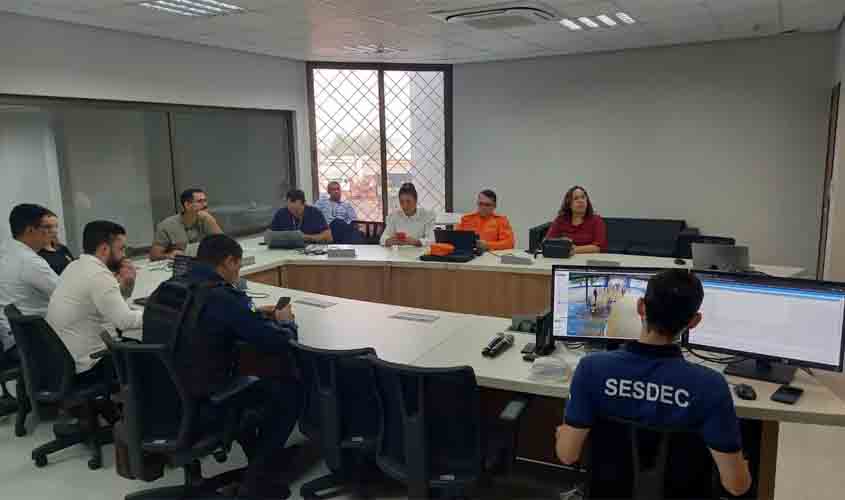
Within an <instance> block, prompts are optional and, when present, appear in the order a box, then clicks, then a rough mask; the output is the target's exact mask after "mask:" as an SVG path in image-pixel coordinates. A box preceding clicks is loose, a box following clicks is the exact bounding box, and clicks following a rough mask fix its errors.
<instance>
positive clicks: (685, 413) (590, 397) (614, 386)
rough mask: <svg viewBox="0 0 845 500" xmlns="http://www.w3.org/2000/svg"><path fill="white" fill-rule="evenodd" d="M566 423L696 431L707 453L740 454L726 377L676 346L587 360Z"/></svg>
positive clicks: (575, 381) (635, 348)
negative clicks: (628, 423)
mask: <svg viewBox="0 0 845 500" xmlns="http://www.w3.org/2000/svg"><path fill="white" fill-rule="evenodd" d="M570 392H571V395H570V399H569V402H568V403H567V405H566V419H565V421H566V423H567V425H569V426H571V427H576V428H581V429H587V428H590V427H592V425H593V423H594V422H595V420H596V418H598V417H616V418H623V419H628V420H635V421H638V422H640V423H643V424H646V425H652V426H655V427H669V428H684V429H690V430H693V431H696V432H698V433H699V434H700V435H701V437H702V438H703V440H704V442H705V444H706V445H707V447H708V448H710V449H712V450H715V451H720V452H723V453H734V452H737V451H739V450H740V449H742V442H741V438H740V433H739V421H738V420H737V417H736V410H735V409H734V403H733V397H732V396H731V391H730V388H729V387H728V383H727V382H726V381H725V378H724V377H723V376H722V374H720V373H719V372H716V371H715V370H711V369H710V368H707V367H704V366H699V365H695V364H692V363H689V362H688V361H686V360H685V359H684V358H683V356H682V355H681V349H680V347H679V346H676V345H669V346H654V345H648V344H641V343H639V342H633V343H631V344H629V345H627V346H626V347H625V348H623V349H619V350H618V351H611V352H602V353H595V354H591V355H588V356H585V357H584V358H582V359H581V361H580V362H579V363H578V367H577V368H576V370H575V374H574V375H573V376H572V384H571V390H570Z"/></svg>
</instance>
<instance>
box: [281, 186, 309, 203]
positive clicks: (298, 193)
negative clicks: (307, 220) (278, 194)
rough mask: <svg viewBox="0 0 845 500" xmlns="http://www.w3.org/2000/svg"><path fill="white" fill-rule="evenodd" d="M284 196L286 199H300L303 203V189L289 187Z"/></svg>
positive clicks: (294, 200)
mask: <svg viewBox="0 0 845 500" xmlns="http://www.w3.org/2000/svg"><path fill="white" fill-rule="evenodd" d="M285 197H286V198H287V199H288V201H293V202H296V201H301V202H302V203H305V191H303V190H301V189H291V190H290V191H288V194H287V195H286V196H285Z"/></svg>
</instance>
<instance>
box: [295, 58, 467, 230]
mask: <svg viewBox="0 0 845 500" xmlns="http://www.w3.org/2000/svg"><path fill="white" fill-rule="evenodd" d="M308 77H309V90H310V93H309V100H310V103H309V104H310V105H311V113H312V137H311V140H312V146H313V147H312V153H313V154H312V162H313V165H312V167H313V176H312V177H313V180H314V185H313V189H314V197H315V199H316V198H317V197H319V196H325V191H326V186H327V184H328V183H329V182H332V181H337V182H339V183H340V185H341V191H342V192H343V197H344V199H346V200H347V201H349V202H350V203H351V204H352V205H353V206H354V207H355V210H356V212H357V214H358V218H359V219H360V220H367V221H383V220H384V217H385V216H386V215H387V214H388V213H389V212H390V211H393V210H396V209H397V208H398V199H397V195H398V191H399V187H400V186H401V185H402V184H403V183H405V182H413V183H414V185H415V186H416V188H417V192H418V193H419V202H420V206H423V207H425V208H428V209H431V210H434V211H436V212H444V211H451V208H452V199H451V198H452V197H451V194H452V193H451V191H452V186H451V168H452V165H451V67H450V66H421V65H409V66H406V65H401V66H397V65H389V64H387V65H349V64H332V63H325V64H324V63H312V64H309V69H308Z"/></svg>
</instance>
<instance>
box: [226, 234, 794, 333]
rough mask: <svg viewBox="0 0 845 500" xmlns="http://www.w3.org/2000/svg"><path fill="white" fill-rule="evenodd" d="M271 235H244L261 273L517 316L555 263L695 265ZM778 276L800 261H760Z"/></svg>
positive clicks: (545, 297) (541, 300)
mask: <svg viewBox="0 0 845 500" xmlns="http://www.w3.org/2000/svg"><path fill="white" fill-rule="evenodd" d="M261 242H263V238H248V239H244V240H242V241H241V244H242V246H243V247H244V252H245V255H249V256H252V257H254V258H255V264H254V265H252V266H249V267H248V268H247V269H248V272H249V274H250V277H249V278H250V279H251V280H253V281H257V282H261V283H265V284H268V285H274V286H282V287H287V288H294V289H297V290H304V291H309V292H314V293H320V294H325V295H332V296H337V297H344V298H349V299H359V300H366V301H369V302H380V303H383V304H392V305H399V306H406V307H419V308H423V309H435V310H440V311H451V312H460V313H468V314H481V315H486V316H499V317H506V318H510V317H512V316H513V315H515V314H526V313H528V314H533V313H538V312H541V311H543V310H545V309H547V308H548V307H549V305H550V304H551V274H552V266H554V265H556V264H565V265H574V266H583V265H587V264H589V263H591V262H592V261H601V262H613V263H618V264H620V265H622V266H626V267H648V268H690V267H691V265H692V261H691V260H687V261H685V262H684V264H683V265H678V264H676V263H675V259H673V258H664V257H648V256H637V255H614V254H601V255H576V256H574V257H572V258H570V259H546V258H544V257H542V256H538V257H537V258H532V256H531V254H528V253H526V252H525V251H524V250H512V251H506V252H496V254H494V253H490V252H488V253H485V254H484V255H482V256H480V257H477V258H475V259H473V260H472V261H470V262H467V263H461V264H459V263H443V262H423V261H421V260H420V259H419V257H420V256H421V255H422V254H423V253H424V250H423V249H421V248H415V247H394V248H393V249H390V248H384V247H381V246H377V245H358V246H351V247H347V248H354V249H355V251H356V256H355V257H351V258H329V257H327V256H326V255H303V254H302V252H301V251H297V250H270V249H268V248H267V247H265V246H263V245H261ZM503 254H513V255H518V256H521V257H527V258H528V259H529V260H528V262H530V264H519V265H512V264H502V263H501V262H500V256H501V255H503ZM755 269H756V270H758V271H761V272H764V273H766V274H770V275H773V276H787V277H788V276H796V275H799V274H801V273H802V272H803V271H804V269H802V268H800V267H788V266H775V265H756V266H755Z"/></svg>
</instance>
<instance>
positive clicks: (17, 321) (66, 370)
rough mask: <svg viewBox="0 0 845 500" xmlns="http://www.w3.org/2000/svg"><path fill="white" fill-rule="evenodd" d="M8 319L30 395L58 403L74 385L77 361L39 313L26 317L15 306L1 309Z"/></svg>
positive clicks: (44, 401) (44, 400) (43, 401)
mask: <svg viewBox="0 0 845 500" xmlns="http://www.w3.org/2000/svg"><path fill="white" fill-rule="evenodd" d="M3 311H4V312H5V313H6V317H7V318H8V319H9V326H10V327H11V329H12V335H14V337H15V345H17V347H18V353H19V354H20V358H21V368H22V369H23V372H24V379H25V380H26V383H27V388H28V389H29V394H30V397H31V398H32V399H33V400H35V401H37V402H42V403H57V402H59V401H62V400H63V399H65V396H66V395H67V394H68V392H69V391H70V389H71V387H72V386H73V381H74V377H75V375H76V364H75V363H74V361H73V357H71V355H70V352H69V351H68V350H67V347H66V346H65V344H64V342H62V339H60V338H59V336H58V335H56V332H54V331H53V329H52V328H51V327H50V325H49V324H47V321H45V320H44V318H42V317H41V316H25V315H23V314H21V312H20V311H19V310H18V308H17V307H15V306H14V305H8V306H6V308H5V309H4V310H3Z"/></svg>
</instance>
